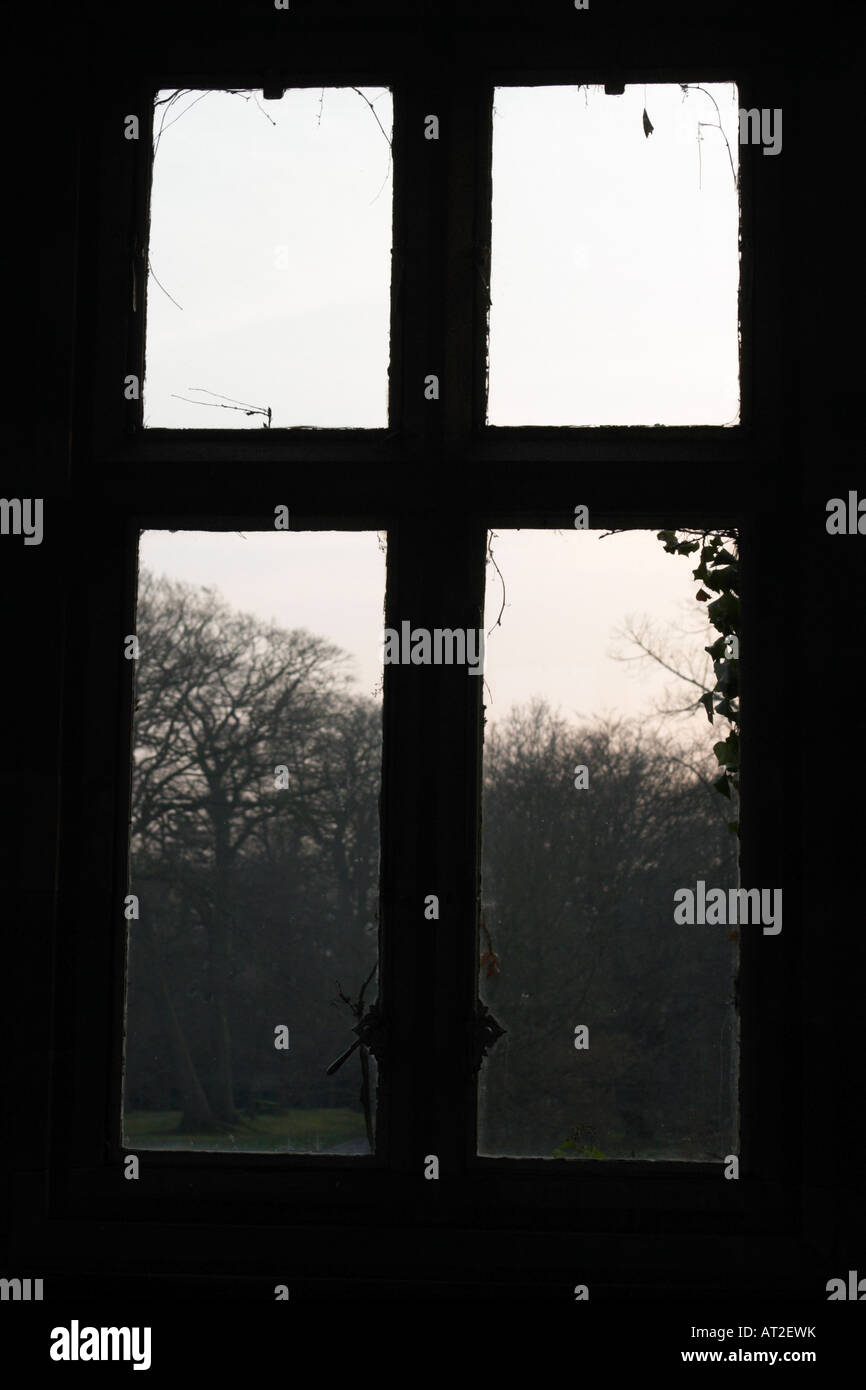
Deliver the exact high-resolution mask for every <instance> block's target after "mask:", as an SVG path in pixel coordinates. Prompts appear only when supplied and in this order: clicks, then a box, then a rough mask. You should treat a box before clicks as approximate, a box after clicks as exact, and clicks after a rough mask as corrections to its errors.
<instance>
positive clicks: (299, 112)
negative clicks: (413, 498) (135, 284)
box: [143, 87, 392, 429]
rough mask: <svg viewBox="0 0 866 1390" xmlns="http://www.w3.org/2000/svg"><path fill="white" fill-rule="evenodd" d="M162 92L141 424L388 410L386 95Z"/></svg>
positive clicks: (373, 420)
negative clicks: (267, 98)
mask: <svg viewBox="0 0 866 1390" xmlns="http://www.w3.org/2000/svg"><path fill="white" fill-rule="evenodd" d="M156 103H157V104H156V107H155V111H154V145H155V151H156V153H155V156H154V171H153V186H152V192H151V224H150V246H149V257H150V274H149V276H148V283H147V342H146V365H147V372H146V379H145V383H144V393H143V394H144V423H145V426H151V427H155V426H169V427H172V428H177V429H191V428H196V429H208V428H220V429H225V428H237V429H241V428H249V429H251V428H258V427H261V426H262V425H267V424H268V415H267V411H268V410H269V409H270V411H271V416H270V423H271V425H272V426H273V427H274V428H277V427H288V426H292V425H314V426H335V427H336V426H353V427H358V428H362V427H363V428H377V427H383V426H385V425H387V422H388V409H387V407H388V401H387V388H388V342H389V323H390V283H391V150H390V139H391V122H392V104H391V94H390V92H389V91H387V90H386V91H382V90H381V89H373V88H370V89H367V88H361V89H358V90H355V89H354V88H351V87H328V88H326V89H325V90H324V91H322V89H320V88H316V89H312V88H310V89H307V88H303V89H292V90H290V91H287V92H286V93H285V95H284V96H283V97H282V98H281V100H279V101H265V100H264V99H263V98H262V94H261V92H220V91H214V92H202V91H181V92H179V93H172V92H169V91H161V92H159V93H158V94H157V98H156ZM179 398H180V399H179ZM250 410H252V411H255V412H257V413H254V414H249V413H248V412H249V411H250Z"/></svg>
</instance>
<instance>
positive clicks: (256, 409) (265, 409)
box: [172, 386, 271, 429]
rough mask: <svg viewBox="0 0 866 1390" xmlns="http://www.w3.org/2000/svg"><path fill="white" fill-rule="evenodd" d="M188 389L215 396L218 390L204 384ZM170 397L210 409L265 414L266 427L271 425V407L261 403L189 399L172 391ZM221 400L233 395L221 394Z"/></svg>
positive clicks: (231, 399)
mask: <svg viewBox="0 0 866 1390" xmlns="http://www.w3.org/2000/svg"><path fill="white" fill-rule="evenodd" d="M186 389H187V390H188V391H201V392H202V393H203V394H204V395H205V396H217V395H219V392H218V391H208V390H207V389H206V388H205V387H204V386H188V387H187V388H186ZM172 398H173V399H174V400H176V401H189V404H190V405H203V406H207V407H209V408H210V409H212V410H243V412H244V414H245V415H265V416H267V421H268V423H267V425H266V429H270V427H271V407H270V406H269V405H268V406H262V405H250V404H249V402H248V401H237V402H236V403H235V404H234V405H221V404H219V402H214V401H191V400H190V399H189V396H178V395H176V394H175V392H172ZM220 399H221V400H223V401H233V400H234V399H235V398H234V396H222V397H221V398H220Z"/></svg>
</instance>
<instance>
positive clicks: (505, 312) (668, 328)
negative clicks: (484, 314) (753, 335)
mask: <svg viewBox="0 0 866 1390" xmlns="http://www.w3.org/2000/svg"><path fill="white" fill-rule="evenodd" d="M645 113H646V116H645ZM645 119H646V121H647V123H648V125H649V126H651V127H652V129H651V131H650V133H649V134H647V133H646V130H647V126H646V125H645ZM738 131H739V125H738V118H737V89H736V87H735V86H733V85H731V84H722V83H708V84H701V85H700V86H698V85H696V84H687V85H686V89H685V90H684V89H683V88H682V87H680V86H678V85H676V84H653V85H649V84H648V85H646V86H645V85H643V84H640V85H636V86H627V87H626V89H625V92H624V93H623V94H622V95H621V96H608V95H606V94H605V91H604V88H602V87H590V88H588V87H582V88H579V87H498V88H497V89H496V94H495V100H494V119H493V230H492V267H491V308H490V391H489V401H488V420H489V423H490V424H492V425H654V424H663V425H700V424H705V425H726V424H727V425H730V424H736V423H737V420H738V419H739V366H738V325H737V294H738V285H739V250H738V236H739V200H738V194H737V186H736V177H737V175H736V171H737V168H738V159H737V155H738V145H737V141H738Z"/></svg>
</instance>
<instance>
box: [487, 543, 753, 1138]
mask: <svg viewBox="0 0 866 1390" xmlns="http://www.w3.org/2000/svg"><path fill="white" fill-rule="evenodd" d="M493 553H494V557H495V560H496V563H497V565H498V567H499V570H500V571H501V574H502V576H503V578H504V583H505V586H506V592H507V607H506V608H505V610H504V612H503V616H502V623H501V625H500V626H499V627H495V628H494V624H495V622H496V618H497V615H498V613H499V611H500V608H501V604H502V590H501V586H500V582H499V577H498V576H496V575H494V572H492V571H490V570H489V571H488V573H490V574H491V578H492V580H493V581H494V582H492V583H491V585H490V591H489V592H488V601H487V612H486V615H485V619H486V620H485V626H486V628H488V629H492V631H491V634H490V636H489V638H488V641H487V652H486V677H487V686H488V692H489V693H488V695H487V698H488V700H490V701H491V703H490V704H489V705H488V707H487V715H486V730H485V749H484V803H483V823H482V831H483V865H482V903H483V917H482V924H481V943H480V944H481V960H480V970H479V977H480V983H479V994H480V997H481V999H482V1001H483V1002H484V1003H485V1004H487V1006H488V1007H489V1008H490V1010H491V1012H492V1013H493V1015H494V1017H495V1018H496V1020H497V1021H498V1023H499V1024H500V1025H501V1026H502V1027H503V1028H504V1029H505V1030H506V1032H505V1034H504V1035H503V1036H502V1037H501V1038H500V1039H499V1041H498V1042H497V1043H496V1044H495V1045H494V1047H493V1048H492V1049H491V1051H490V1054H489V1056H488V1057H487V1058H486V1059H485V1061H484V1063H483V1065H482V1069H481V1073H480V1079H479V1103H478V1152H479V1153H480V1154H482V1155H489V1156H506V1155H508V1156H515V1157H542V1158H550V1157H566V1158H633V1157H636V1158H646V1159H693V1160H700V1159H703V1160H706V1159H720V1158H722V1157H724V1155H725V1154H727V1153H729V1152H731V1151H732V1150H733V1151H735V1148H736V1133H737V1056H738V1022H737V1014H736V1011H735V1007H734V1002H733V1001H734V990H735V977H736V971H737V966H738V957H739V946H738V931H737V930H736V929H732V930H729V929H728V928H727V927H726V926H724V925H715V926H711V925H679V924H678V923H676V922H675V920H674V910H675V907H676V902H675V899H674V894H675V892H676V891H677V890H678V889H681V888H691V889H692V890H693V891H695V890H696V883H697V881H698V880H703V881H704V882H705V885H706V890H707V892H709V889H710V887H717V888H722V889H724V890H728V889H729V888H734V887H736V886H737V844H738V841H737V837H736V835H734V834H732V833H731V831H730V830H729V828H728V822H729V821H730V819H731V817H732V816H734V815H735V814H736V811H735V809H732V803H731V801H729V800H727V799H726V798H725V797H723V796H721V795H719V793H718V792H717V791H716V790H715V789H714V788H713V787H712V785H711V781H712V779H713V778H714V777H716V776H717V775H718V771H719V769H718V767H717V766H716V761H715V756H714V754H713V752H712V744H713V743H714V742H715V741H716V740H718V739H721V738H723V737H724V734H723V733H722V731H721V730H720V729H719V726H718V723H717V725H716V727H715V729H711V728H710V725H709V724H708V722H707V719H706V715H705V713H704V711H703V709H702V708H699V710H698V711H697V712H696V713H695V714H693V715H692V716H691V717H685V718H683V717H682V716H680V717H677V716H676V715H673V714H670V715H663V714H659V713H658V709H657V704H658V699H659V696H660V695H661V694H662V690H663V687H664V686H667V687H668V688H669V687H670V684H671V675H670V672H669V671H668V672H667V673H665V672H664V671H663V669H662V667H661V665H660V664H659V662H655V663H654V662H653V661H652V660H651V659H648V658H645V659H644V662H643V665H644V666H645V667H646V668H647V680H645V681H643V682H641V681H635V679H634V678H633V674H632V673H633V672H634V669H635V668H634V666H633V665H632V664H628V660H626V659H623V660H620V662H619V663H617V662H615V661H612V660H611V659H610V653H609V644H610V637H611V632H612V630H613V625H614V624H615V623H616V622H617V621H618V620H619V621H621V620H622V618H623V614H624V612H627V609H626V608H625V604H626V603H628V602H629V601H630V602H631V603H632V604H633V605H634V606H635V607H637V606H639V605H642V606H644V607H647V606H649V608H650V611H651V615H652V618H651V621H652V622H654V623H656V624H658V623H659V622H661V623H665V622H666V621H667V620H668V619H669V617H670V616H672V615H673V613H674V612H675V610H676V609H678V608H681V606H682V601H683V600H685V603H686V604H687V605H691V606H692V609H693V610H694V608H695V605H694V597H695V590H696V587H697V586H696V584H695V583H694V581H693V580H692V578H691V569H692V568H693V565H694V562H692V564H691V565H689V563H688V561H686V560H684V559H683V558H682V557H679V556H672V555H668V554H666V553H665V551H664V550H663V548H662V544H661V542H660V541H659V540H658V539H657V538H656V535H655V533H650V532H645V531H633V532H628V533H624V534H618V535H613V536H609V537H607V538H605V539H604V540H603V542H602V541H601V540H600V538H599V534H598V533H593V532H591V531H586V532H575V533H574V534H565V535H562V534H554V535H552V534H551V533H550V532H531V531H529V532H527V531H522V532H520V533H517V532H505V533H501V534H498V535H497V536H496V537H495V538H494V541H493ZM695 624H696V620H695V618H694V617H693V616H692V617H691V621H690V627H691V631H690V632H689V633H686V634H685V635H682V634H681V635H680V637H679V638H676V639H672V638H671V635H670V629H669V628H668V631H667V634H666V638H665V639H662V638H661V636H657V637H656V638H655V639H654V638H653V637H652V636H650V635H649V634H650V632H651V631H652V630H653V629H652V628H651V627H650V628H648V627H647V623H646V621H644V623H643V624H640V623H637V624H636V623H635V622H634V621H632V623H631V625H630V629H629V630H630V631H631V632H632V634H633V635H635V634H636V635H638V636H642V637H643V639H644V641H645V644H646V645H647V646H652V645H655V646H656V651H657V655H659V656H661V655H664V656H665V657H667V658H668V659H669V662H668V664H669V665H670V664H674V665H675V666H676V667H677V669H681V670H683V671H684V673H685V672H697V674H698V676H699V675H700V667H701V660H702V658H703V657H704V655H705V654H704V653H703V651H702V648H703V646H704V645H708V644H709V643H710V642H711V641H712V640H713V639H714V638H715V637H717V636H718V634H717V633H716V632H715V631H714V630H712V629H708V627H707V624H706V616H705V609H703V608H701V609H699V610H698V617H697V624H698V628H699V629H700V630H699V631H697V632H696V630H695ZM620 639H621V642H620V647H621V649H620V653H619V655H620V657H621V658H628V659H633V658H634V655H635V651H636V650H637V648H636V647H635V644H634V642H632V643H630V644H628V643H626V646H625V648H623V645H622V635H621V634H620ZM663 641H664V645H662V646H661V650H659V646H660V644H661V643H662V642H663ZM672 642H674V644H676V642H679V656H678V657H675V658H674V660H673V662H671V660H670V658H671V657H672V649H671V643H672ZM638 655H640V653H638ZM696 661H697V664H695V663H696ZM707 662H709V658H707ZM653 672H656V673H657V674H656V675H655V676H654V675H653ZM659 678H661V680H662V682H663V685H662V686H660V685H659V683H658V680H659ZM712 684H713V678H712V667H711V664H710V675H709V685H712ZM530 692H534V693H532V694H530ZM681 693H682V685H681V690H680V695H681ZM698 693H699V692H698V691H697V690H695V689H694V688H692V689H691V690H690V693H689V695H688V696H687V698H686V700H683V699H682V698H680V699H679V700H678V701H677V699H676V696H674V697H673V699H668V701H667V703H668V704H670V703H673V704H677V703H678V704H679V706H680V707H682V706H683V705H685V704H686V703H691V702H693V701H694V700H695V697H696V696H697V695H698ZM664 703H665V700H664V698H662V704H664ZM654 704H655V707H654ZM562 706H564V707H565V708H564V711H562V710H561V708H560V707H562ZM593 707H594V708H596V709H598V708H603V709H604V711H605V713H604V715H602V716H595V717H593V716H592V715H591V714H589V713H587V712H586V711H589V710H592V709H593ZM581 769H583V771H581ZM750 929H751V930H759V928H749V927H746V928H745V930H750Z"/></svg>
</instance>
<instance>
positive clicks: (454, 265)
mask: <svg viewBox="0 0 866 1390" xmlns="http://www.w3.org/2000/svg"><path fill="white" fill-rule="evenodd" d="M492 115H493V88H492V86H491V85H490V84H489V83H488V82H487V81H486V80H485V79H479V78H478V77H477V76H475V75H467V76H466V77H461V78H458V79H457V80H456V81H454V82H452V86H451V92H450V97H449V107H448V125H447V132H446V140H447V144H446V150H445V154H446V157H447V161H448V207H447V225H446V238H447V240H446V265H445V281H446V283H445V306H446V313H447V350H446V363H447V367H446V371H445V378H444V383H443V385H444V391H443V396H444V401H445V409H444V412H443V418H444V426H445V452H446V456H447V458H448V459H449V461H450V462H452V463H453V464H454V465H456V467H457V468H458V469H460V468H462V463H463V456H464V453H465V451H466V449H467V448H468V447H469V445H470V444H471V442H472V440H473V438H474V437H475V436H476V434H477V433H478V431H479V430H480V429H481V428H482V427H483V425H484V422H485V417H486V406H487V311H488V307H489V301H490V219H491V206H492V184H491V140H492Z"/></svg>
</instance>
